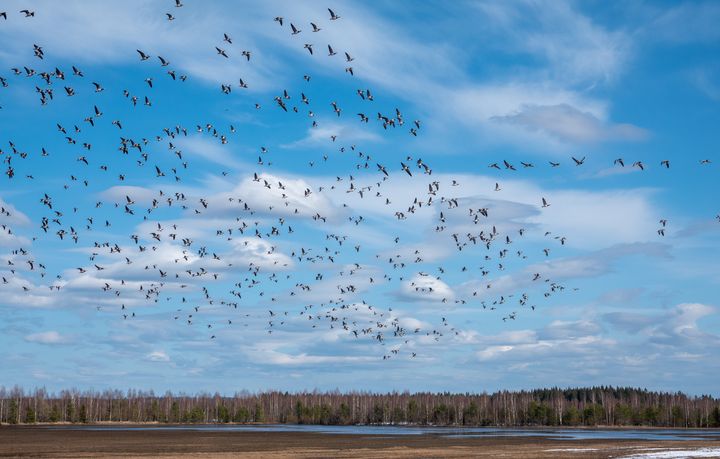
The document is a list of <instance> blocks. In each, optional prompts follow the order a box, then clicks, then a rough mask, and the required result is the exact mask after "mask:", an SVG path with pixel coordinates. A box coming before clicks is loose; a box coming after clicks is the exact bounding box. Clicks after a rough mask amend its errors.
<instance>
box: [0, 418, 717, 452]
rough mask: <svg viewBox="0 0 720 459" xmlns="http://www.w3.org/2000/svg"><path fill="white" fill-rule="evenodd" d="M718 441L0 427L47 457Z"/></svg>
mask: <svg viewBox="0 0 720 459" xmlns="http://www.w3.org/2000/svg"><path fill="white" fill-rule="evenodd" d="M701 447H715V448H719V447H720V441H708V440H692V441H635V440H616V441H608V440H573V441H568V440H553V439H547V438H540V437H490V438H463V437H460V438H458V437H453V438H447V437H442V436H439V435H403V436H381V435H335V434H317V433H305V432H257V431H256V432H247V431H243V432H237V431H236V432H231V431H228V432H206V431H187V430H182V431H181V430H170V431H168V430H130V431H128V430H123V431H108V430H102V431H88V430H70V429H47V428H43V427H7V426H5V427H0V457H43V458H47V457H53V458H89V457H92V458H96V457H117V458H141V457H142V458H147V457H167V458H170V457H173V458H175V457H177V458H237V457H247V458H277V459H280V458H291V457H292V458H373V459H374V458H378V459H379V458H464V457H487V458H517V459H524V458H553V459H562V458H575V457H578V458H586V459H596V458H609V457H618V456H624V455H629V454H633V453H641V452H645V451H658V450H666V449H683V450H690V449H697V448H701Z"/></svg>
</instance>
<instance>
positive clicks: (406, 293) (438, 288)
mask: <svg viewBox="0 0 720 459" xmlns="http://www.w3.org/2000/svg"><path fill="white" fill-rule="evenodd" d="M399 296H400V298H402V299H405V300H411V301H432V302H436V301H445V302H449V301H452V300H453V299H455V293H454V292H453V291H452V289H451V288H450V286H449V285H448V284H446V283H445V282H443V281H442V280H440V279H438V278H436V277H434V276H431V275H429V274H425V273H423V274H416V275H415V276H413V277H412V278H411V279H409V280H407V281H405V282H403V283H402V285H401V287H400V292H399Z"/></svg>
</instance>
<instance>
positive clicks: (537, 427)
mask: <svg viewBox="0 0 720 459" xmlns="http://www.w3.org/2000/svg"><path fill="white" fill-rule="evenodd" d="M52 426H78V427H93V426H109V427H112V426H124V427H132V426H138V427H152V426H158V427H193V426H197V427H200V426H212V427H218V428H222V426H233V427H240V426H246V427H262V426H290V427H298V426H304V427H327V428H333V427H339V428H352V427H390V428H411V429H438V430H440V429H456V430H463V429H476V430H480V429H487V430H538V431H543V430H578V431H583V430H587V431H593V430H597V431H612V430H616V431H624V430H648V431H652V430H680V431H703V432H718V433H720V427H663V426H617V425H614V426H613V425H610V426H604V425H597V426H557V425H546V426H545V425H532V426H473V425H432V424H310V423H302V424H300V423H290V422H285V423H282V422H187V423H183V422H160V421H148V422H134V421H98V422H87V423H81V422H35V423H22V422H21V423H17V424H8V423H0V428H3V427H52Z"/></svg>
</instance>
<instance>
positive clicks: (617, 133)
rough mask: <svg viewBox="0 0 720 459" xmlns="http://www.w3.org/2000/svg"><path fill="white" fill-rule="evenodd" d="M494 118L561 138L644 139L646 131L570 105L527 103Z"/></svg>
mask: <svg viewBox="0 0 720 459" xmlns="http://www.w3.org/2000/svg"><path fill="white" fill-rule="evenodd" d="M491 120H493V121H496V122H499V123H508V124H512V125H517V126H521V127H523V128H525V129H528V130H530V131H540V132H543V133H546V134H549V135H551V136H553V137H556V138H557V139H559V140H561V141H568V142H572V143H594V142H600V141H607V140H643V139H645V138H646V137H647V135H648V134H647V131H645V130H644V129H641V128H639V127H637V126H633V125H631V124H612V123H606V122H604V121H603V120H600V119H598V118H597V117H596V116H595V115H593V114H592V113H588V112H582V111H580V110H578V109H577V108H575V107H573V106H570V105H567V104H559V105H526V106H523V107H521V108H520V110H518V111H517V112H515V113H512V114H509V115H505V116H496V117H493V118H491Z"/></svg>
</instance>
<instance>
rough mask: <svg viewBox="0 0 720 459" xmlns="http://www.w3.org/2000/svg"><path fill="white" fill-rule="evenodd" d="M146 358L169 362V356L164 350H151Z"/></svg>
mask: <svg viewBox="0 0 720 459" xmlns="http://www.w3.org/2000/svg"><path fill="white" fill-rule="evenodd" d="M145 358H146V359H147V360H150V361H151V362H169V361H170V356H169V355H167V354H166V353H165V351H153V352H150V353H149V354H147V355H146V356H145Z"/></svg>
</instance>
